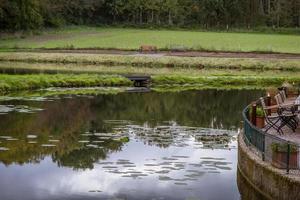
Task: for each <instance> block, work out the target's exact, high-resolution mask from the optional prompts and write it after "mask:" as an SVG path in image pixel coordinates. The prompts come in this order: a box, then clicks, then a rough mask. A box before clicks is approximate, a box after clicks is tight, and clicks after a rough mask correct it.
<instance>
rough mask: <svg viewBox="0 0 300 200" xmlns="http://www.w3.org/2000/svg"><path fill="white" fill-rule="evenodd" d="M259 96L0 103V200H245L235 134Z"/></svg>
mask: <svg viewBox="0 0 300 200" xmlns="http://www.w3.org/2000/svg"><path fill="white" fill-rule="evenodd" d="M262 94H263V91H259V90H245V91H244V90H228V91H222V90H219V91H218V90H203V91H184V92H176V93H168V92H165V93H156V92H148V93H132V92H131V93H129V92H122V93H118V94H98V95H70V94H68V95H53V96H37V95H24V96H22V95H21V94H20V95H19V96H18V95H13V96H5V97H0V199H1V200H19V199H22V200H35V199H136V200H142V199H157V200H160V199H161V200H164V199H172V200H173V199H174V200H177V199H178V200H179V199H199V200H220V199H222V200H227V199H228V200H235V199H246V198H243V195H241V194H240V192H239V189H238V184H237V183H238V182H240V181H237V134H238V132H239V130H240V127H241V120H242V118H241V112H242V109H243V108H244V107H245V106H246V105H247V104H249V102H251V101H252V100H253V99H257V98H258V97H259V96H261V95H262ZM243 185H245V184H243ZM241 187H244V186H241ZM247 187H248V186H247ZM240 190H241V189H240ZM241 191H244V189H242V190H241Z"/></svg>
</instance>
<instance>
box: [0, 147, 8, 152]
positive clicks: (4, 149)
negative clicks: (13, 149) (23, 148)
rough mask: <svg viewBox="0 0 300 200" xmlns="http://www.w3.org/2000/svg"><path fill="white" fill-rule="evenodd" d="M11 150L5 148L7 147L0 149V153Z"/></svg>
mask: <svg viewBox="0 0 300 200" xmlns="http://www.w3.org/2000/svg"><path fill="white" fill-rule="evenodd" d="M8 150H9V148H5V147H0V151H8Z"/></svg>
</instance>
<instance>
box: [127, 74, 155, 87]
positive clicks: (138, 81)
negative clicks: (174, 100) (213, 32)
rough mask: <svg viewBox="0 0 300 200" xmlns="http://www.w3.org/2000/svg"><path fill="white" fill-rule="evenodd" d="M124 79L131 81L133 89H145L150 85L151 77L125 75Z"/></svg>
mask: <svg viewBox="0 0 300 200" xmlns="http://www.w3.org/2000/svg"><path fill="white" fill-rule="evenodd" d="M124 77H126V78H128V79H129V80H130V81H132V82H133V85H134V87H147V86H149V85H150V83H151V76H147V75H125V76H124Z"/></svg>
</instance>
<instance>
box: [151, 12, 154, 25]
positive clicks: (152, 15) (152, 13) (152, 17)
mask: <svg viewBox="0 0 300 200" xmlns="http://www.w3.org/2000/svg"><path fill="white" fill-rule="evenodd" d="M153 21H154V10H152V11H151V23H153Z"/></svg>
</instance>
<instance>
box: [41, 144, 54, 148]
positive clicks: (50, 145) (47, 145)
mask: <svg viewBox="0 0 300 200" xmlns="http://www.w3.org/2000/svg"><path fill="white" fill-rule="evenodd" d="M41 146H42V147H56V145H55V144H42V145H41Z"/></svg>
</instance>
